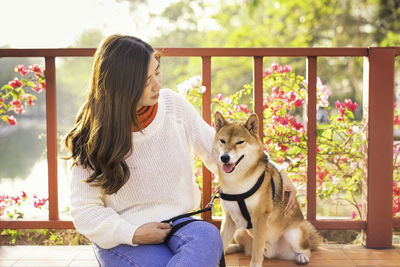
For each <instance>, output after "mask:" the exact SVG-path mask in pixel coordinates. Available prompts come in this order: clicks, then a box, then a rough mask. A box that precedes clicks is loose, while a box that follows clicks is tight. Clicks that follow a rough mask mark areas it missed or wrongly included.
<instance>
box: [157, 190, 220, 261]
mask: <svg viewBox="0 0 400 267" xmlns="http://www.w3.org/2000/svg"><path fill="white" fill-rule="evenodd" d="M218 194H220V191H219V190H217V191H216V192H215V193H214V195H213V196H212V198H211V201H210V202H209V203H208V204H207V205H206V207H205V208H204V209H199V210H196V211H193V212H189V213H185V214H182V215H178V216H175V217H172V218H171V219H169V220H164V221H162V222H163V223H168V224H170V225H171V227H172V229H171V231H170V232H169V234H168V235H167V237H166V238H165V243H167V242H168V241H169V240H170V239H171V237H172V236H173V235H174V233H176V231H178V230H179V229H181V228H182V227H184V226H185V225H187V224H189V223H192V222H196V221H203V220H198V219H192V220H187V221H184V222H181V223H178V224H175V225H174V224H173V223H174V222H175V221H176V220H179V219H182V218H185V217H191V216H193V215H197V214H200V213H204V212H206V211H210V210H211V209H212V208H213V207H214V200H215V199H216V198H219V197H220V196H218ZM219 267H226V264H225V256H224V252H223V251H222V256H221V259H220V262H219Z"/></svg>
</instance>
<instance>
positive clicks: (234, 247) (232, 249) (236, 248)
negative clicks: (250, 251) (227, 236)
mask: <svg viewBox="0 0 400 267" xmlns="http://www.w3.org/2000/svg"><path fill="white" fill-rule="evenodd" d="M243 251H244V247H243V246H242V245H238V244H229V245H228V247H227V248H226V249H225V255H229V254H233V253H236V252H243Z"/></svg>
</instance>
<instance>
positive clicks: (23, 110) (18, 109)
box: [14, 107, 25, 114]
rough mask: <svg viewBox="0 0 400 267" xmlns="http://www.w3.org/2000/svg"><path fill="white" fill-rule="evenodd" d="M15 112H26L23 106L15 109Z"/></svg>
mask: <svg viewBox="0 0 400 267" xmlns="http://www.w3.org/2000/svg"><path fill="white" fill-rule="evenodd" d="M14 112H15V113H16V114H22V113H25V109H23V108H22V107H18V108H15V109H14Z"/></svg>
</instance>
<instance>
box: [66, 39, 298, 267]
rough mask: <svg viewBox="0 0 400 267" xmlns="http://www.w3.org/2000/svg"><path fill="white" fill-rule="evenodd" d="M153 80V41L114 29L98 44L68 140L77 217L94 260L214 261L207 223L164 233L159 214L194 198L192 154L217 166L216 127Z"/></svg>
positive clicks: (216, 245) (178, 210) (215, 236)
mask: <svg viewBox="0 0 400 267" xmlns="http://www.w3.org/2000/svg"><path fill="white" fill-rule="evenodd" d="M160 88H161V74H160V65H159V62H158V61H157V60H156V58H155V57H154V50H153V48H152V47H151V46H150V45H148V44H147V43H145V42H143V41H142V40H140V39H138V38H135V37H131V36H120V35H112V36H110V37H108V38H106V39H105V40H104V41H103V42H102V43H101V44H100V46H99V48H98V49H97V51H96V54H95V60H94V65H93V71H92V77H91V86H90V92H89V97H88V100H87V101H86V103H85V104H84V106H83V108H82V110H81V111H80V113H79V114H78V116H77V119H76V122H75V127H74V128H73V130H72V131H71V132H70V133H69V134H68V136H67V137H66V140H65V144H66V146H67V148H68V149H69V151H70V153H71V158H72V159H73V163H74V164H73V167H72V182H71V192H72V193H71V214H72V217H73V221H74V225H75V227H76V229H77V230H78V231H79V232H80V233H82V234H84V235H85V236H87V237H88V238H89V239H90V240H91V241H92V242H93V246H94V251H95V255H96V257H97V260H98V262H99V264H100V265H101V266H118V265H119V266H217V265H218V262H219V260H220V258H221V254H222V242H221V239H220V236H219V231H218V229H217V228H216V227H214V226H213V225H212V224H210V223H206V222H203V221H196V222H193V223H190V224H187V225H186V226H185V227H182V228H181V229H179V230H178V231H176V232H175V233H174V234H173V235H171V236H169V237H168V238H167V239H166V237H167V235H168V234H169V233H170V231H171V226H170V224H167V223H161V221H163V220H167V219H169V218H172V217H174V216H177V215H180V214H184V213H187V212H189V211H191V210H193V209H195V208H198V206H199V204H200V192H199V189H198V186H197V185H196V184H195V183H194V182H193V179H192V166H191V158H192V157H191V156H192V155H193V154H196V155H198V156H199V157H200V158H201V159H202V160H203V162H204V163H205V164H206V166H207V167H208V168H209V169H210V170H216V166H215V165H214V161H213V155H212V149H211V147H212V142H213V136H214V131H213V129H212V128H211V127H210V126H209V125H208V124H207V123H205V122H204V121H203V120H202V118H201V117H200V116H199V115H198V113H197V112H196V110H195V109H194V108H193V107H192V106H191V105H190V103H189V102H187V101H186V100H185V99H184V98H183V97H181V96H180V95H178V94H176V93H174V92H172V91H170V90H167V89H164V90H160ZM285 177H286V178H287V176H286V174H285ZM285 180H287V179H285ZM287 181H289V180H287ZM285 184H287V185H288V188H289V190H288V191H291V192H292V194H291V195H292V196H293V198H294V195H295V189H294V187H293V188H292V185H291V183H290V181H289V182H287V183H285ZM186 220H188V218H183V219H180V220H178V221H176V222H174V224H178V223H181V222H183V221H186Z"/></svg>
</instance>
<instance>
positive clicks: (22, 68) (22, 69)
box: [14, 65, 28, 76]
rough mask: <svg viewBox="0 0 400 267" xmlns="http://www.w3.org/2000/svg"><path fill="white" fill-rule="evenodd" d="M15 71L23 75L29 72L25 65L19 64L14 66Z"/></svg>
mask: <svg viewBox="0 0 400 267" xmlns="http://www.w3.org/2000/svg"><path fill="white" fill-rule="evenodd" d="M14 70H15V72H18V73H19V74H21V75H22V76H25V75H26V74H27V73H28V70H27V69H26V68H25V66H24V65H18V66H16V67H15V68H14Z"/></svg>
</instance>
